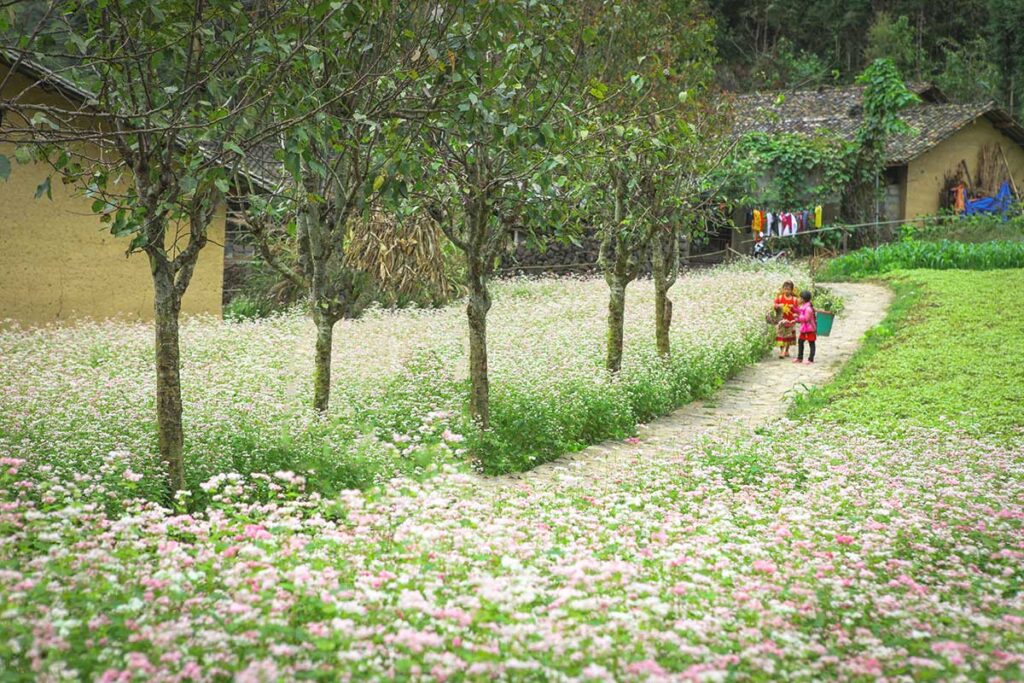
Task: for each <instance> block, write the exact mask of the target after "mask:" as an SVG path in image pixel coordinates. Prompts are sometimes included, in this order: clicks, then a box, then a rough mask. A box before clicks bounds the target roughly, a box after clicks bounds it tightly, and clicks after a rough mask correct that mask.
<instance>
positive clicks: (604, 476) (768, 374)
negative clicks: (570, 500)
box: [482, 283, 892, 489]
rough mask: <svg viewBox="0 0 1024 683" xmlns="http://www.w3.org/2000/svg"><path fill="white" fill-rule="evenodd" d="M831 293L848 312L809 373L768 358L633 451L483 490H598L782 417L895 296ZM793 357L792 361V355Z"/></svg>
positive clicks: (589, 451) (604, 448) (842, 287)
mask: <svg viewBox="0 0 1024 683" xmlns="http://www.w3.org/2000/svg"><path fill="white" fill-rule="evenodd" d="M829 287H830V288H831V289H833V290H834V291H835V292H837V293H839V294H841V295H842V296H843V297H844V299H845V301H846V308H845V310H844V311H843V315H842V317H840V318H839V319H837V320H836V322H835V325H834V327H833V328H832V334H831V336H829V337H823V338H821V339H820V340H819V341H818V344H817V346H818V349H817V356H818V357H817V358H816V362H815V364H814V365H796V364H794V363H793V362H792V361H791V360H789V359H786V360H780V359H779V358H778V355H777V354H775V353H773V354H772V355H770V356H769V357H767V358H766V359H765V360H763V361H761V362H760V363H758V364H756V365H753V366H750V367H748V368H745V369H744V370H742V371H741V372H740V373H738V374H737V375H736V376H735V377H733V378H732V379H730V380H729V381H728V382H726V383H725V385H724V386H723V387H722V388H721V389H720V390H719V391H718V393H717V394H715V395H714V396H712V397H711V398H709V399H706V400H704V401H695V402H693V403H690V404H688V405H686V406H684V407H682V408H680V409H679V410H677V411H675V412H674V413H672V414H671V415H667V416H665V417H663V418H659V419H658V420H655V421H654V422H652V423H651V424H648V425H644V426H641V427H640V429H639V430H638V432H639V437H640V440H639V442H637V443H630V442H626V441H609V442H605V443H601V444H597V445H595V446H591V447H589V448H586V449H584V450H582V451H579V452H577V453H571V454H569V455H565V456H563V457H562V458H560V459H558V460H555V461H553V462H550V463H546V464H544V465H541V466H540V467H537V468H535V469H533V470H530V471H529V472H523V473H519V474H513V475H507V476H503V477H494V478H486V479H484V480H483V482H486V483H485V484H484V485H485V486H486V487H487V488H491V487H494V488H497V489H501V488H504V487H507V486H512V487H522V486H527V487H530V486H533V485H537V484H543V483H547V482H550V481H553V480H555V479H558V480H562V481H566V482H567V483H569V482H572V481H579V480H589V481H590V482H591V484H593V485H595V486H597V485H599V484H600V482H611V481H614V479H615V478H616V475H617V474H621V473H622V472H623V470H625V469H628V468H629V466H630V463H631V462H636V461H637V460H638V459H640V458H643V459H649V458H652V457H664V456H671V455H673V454H677V453H678V452H679V450H680V446H681V445H683V444H685V443H688V442H693V441H696V440H698V439H700V438H702V437H704V436H714V437H724V438H728V437H730V436H739V435H742V434H744V433H749V432H750V431H752V430H753V429H755V428H756V427H758V426H761V425H764V424H767V423H769V422H770V421H771V420H772V419H773V418H777V417H781V416H782V415H783V414H785V412H786V409H787V407H788V404H789V399H790V397H792V396H793V394H794V393H796V392H800V391H804V390H806V389H807V388H808V387H813V386H820V385H822V384H825V383H826V382H827V381H828V380H829V379H831V378H832V377H833V376H834V375H835V374H836V372H837V371H838V370H839V368H840V367H841V366H842V364H843V363H844V362H845V361H846V360H847V359H849V358H850V356H852V355H853V353H854V351H856V349H857V347H858V346H859V345H860V340H861V338H862V337H863V336H864V333H865V332H866V331H867V330H868V329H870V328H871V327H873V326H874V325H876V324H878V323H879V322H881V320H882V319H883V318H884V317H885V313H886V310H887V309H888V307H889V304H890V303H891V301H892V293H891V292H890V291H889V290H888V289H886V288H885V287H882V286H879V285H871V284H850V283H841V284H830V285H829ZM792 354H793V355H794V356H795V355H796V350H795V349H794V350H793V351H792ZM483 482H482V483H483ZM588 485H590V484H588Z"/></svg>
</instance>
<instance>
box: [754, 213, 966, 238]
mask: <svg viewBox="0 0 1024 683" xmlns="http://www.w3.org/2000/svg"><path fill="white" fill-rule="evenodd" d="M948 218H949V216H920V217H918V218H903V219H898V220H892V221H871V222H870V223H853V224H851V225H827V226H823V227H820V228H814V229H812V230H805V231H803V232H798V233H796V234H795V235H769V237H771V238H772V239H783V238H786V237H801V236H803V235H814V234H817V233H819V232H831V231H834V230H844V231H845V230H851V229H853V228H877V227H879V226H881V225H904V224H907V223H929V222H931V221H938V220H946V219H948ZM740 229H744V228H740Z"/></svg>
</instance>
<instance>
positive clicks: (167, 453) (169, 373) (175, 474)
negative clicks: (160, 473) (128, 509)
mask: <svg viewBox="0 0 1024 683" xmlns="http://www.w3.org/2000/svg"><path fill="white" fill-rule="evenodd" d="M150 262H151V266H152V270H153V291H154V313H155V318H156V320H155V323H156V325H155V326H156V423H157V434H158V438H159V450H160V459H161V460H162V461H163V463H164V466H165V468H166V473H167V489H168V492H169V493H170V495H171V497H172V498H173V496H174V494H175V493H176V492H178V491H180V490H182V489H184V488H185V462H184V458H183V456H182V451H183V448H184V443H185V437H184V432H183V430H182V426H181V367H180V351H179V347H178V317H179V315H180V313H181V297H180V296H178V294H177V292H176V291H175V287H174V276H173V274H172V271H171V267H170V264H168V263H166V262H163V263H159V262H156V261H154V259H152V258H151V259H150Z"/></svg>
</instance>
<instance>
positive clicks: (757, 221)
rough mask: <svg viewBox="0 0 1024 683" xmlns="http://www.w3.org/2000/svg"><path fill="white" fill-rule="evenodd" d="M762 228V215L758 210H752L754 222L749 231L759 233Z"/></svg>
mask: <svg viewBox="0 0 1024 683" xmlns="http://www.w3.org/2000/svg"><path fill="white" fill-rule="evenodd" d="M763 227H764V214H763V213H762V212H761V210H760V209H754V222H753V224H752V227H751V230H753V232H761V229H762V228H763Z"/></svg>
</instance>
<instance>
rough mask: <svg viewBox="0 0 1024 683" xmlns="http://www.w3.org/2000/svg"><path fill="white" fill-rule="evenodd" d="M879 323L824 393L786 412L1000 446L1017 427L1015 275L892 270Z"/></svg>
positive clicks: (1021, 313) (1020, 402) (1022, 423)
mask: <svg viewBox="0 0 1024 683" xmlns="http://www.w3.org/2000/svg"><path fill="white" fill-rule="evenodd" d="M881 279H882V280H883V281H884V282H886V283H888V284H889V285H890V286H891V287H892V288H893V289H894V290H895V292H896V300H895V302H894V304H893V306H892V308H891V310H890V312H889V315H888V316H887V318H886V320H885V321H884V322H883V323H882V324H880V325H879V326H877V327H876V328H874V329H873V330H871V331H870V332H869V333H868V335H867V339H866V343H865V345H864V347H863V348H862V349H861V351H860V352H858V354H857V355H856V356H855V357H854V358H853V359H852V360H851V361H850V363H848V364H847V366H846V367H845V368H844V369H843V370H842V371H841V372H840V374H839V376H838V377H837V378H836V380H835V381H834V382H832V383H831V384H830V385H829V386H827V387H824V388H821V389H816V390H813V391H811V392H810V393H808V394H806V395H805V396H802V397H800V398H799V399H798V400H797V402H796V404H795V405H794V407H793V410H792V414H793V416H794V417H798V418H808V417H812V416H814V417H817V418H820V419H822V420H826V421H834V422H839V423H843V424H851V425H863V426H865V427H867V428H868V429H870V430H871V431H872V432H874V433H877V434H879V435H888V436H892V435H899V434H901V433H905V431H906V430H907V428H913V427H937V428H940V429H944V430H948V429H954V428H959V429H964V430H966V431H967V432H969V433H970V434H972V435H977V436H981V437H987V438H993V439H997V440H1000V441H1005V440H1010V439H1012V438H1014V437H1017V438H1019V437H1020V436H1021V434H1022V431H1021V430H1022V429H1024V303H1022V301H1024V270H1019V269H1018V270H992V271H960V270H946V271H931V270H911V271H898V272H894V273H889V274H887V275H885V276H881Z"/></svg>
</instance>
